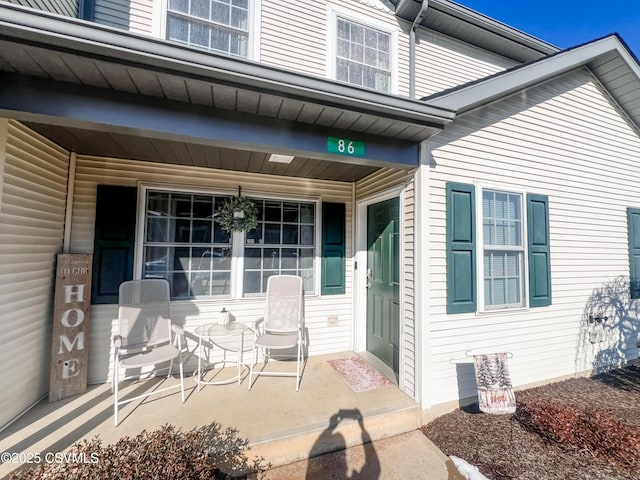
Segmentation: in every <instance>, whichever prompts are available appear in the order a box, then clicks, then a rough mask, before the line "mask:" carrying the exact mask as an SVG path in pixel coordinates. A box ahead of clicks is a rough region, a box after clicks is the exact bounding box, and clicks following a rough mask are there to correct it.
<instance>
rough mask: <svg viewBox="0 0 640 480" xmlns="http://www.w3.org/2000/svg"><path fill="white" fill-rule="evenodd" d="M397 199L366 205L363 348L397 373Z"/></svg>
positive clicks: (398, 250) (398, 295)
mask: <svg viewBox="0 0 640 480" xmlns="http://www.w3.org/2000/svg"><path fill="white" fill-rule="evenodd" d="M399 247H400V245H399V200H398V198H392V199H390V200H385V201H384V202H380V203H376V204H373V205H369V206H368V207H367V350H368V351H369V352H371V353H372V354H374V355H375V356H376V357H378V358H379V359H380V360H382V361H383V362H384V363H385V364H387V365H388V366H389V367H391V368H392V369H393V371H394V372H395V373H396V374H397V373H398V371H399V368H398V363H399V362H398V359H399V350H398V345H399V336H400V323H399V322H400V269H399V260H400V258H399V257H400V248H399Z"/></svg>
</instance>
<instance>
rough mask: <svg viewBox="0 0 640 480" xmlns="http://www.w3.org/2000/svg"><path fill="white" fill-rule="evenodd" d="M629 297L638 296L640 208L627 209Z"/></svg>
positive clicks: (639, 288)
mask: <svg viewBox="0 0 640 480" xmlns="http://www.w3.org/2000/svg"><path fill="white" fill-rule="evenodd" d="M627 225H628V228H629V233H628V237H629V238H628V240H629V276H630V285H631V290H630V292H629V293H630V295H631V298H640V208H628V209H627Z"/></svg>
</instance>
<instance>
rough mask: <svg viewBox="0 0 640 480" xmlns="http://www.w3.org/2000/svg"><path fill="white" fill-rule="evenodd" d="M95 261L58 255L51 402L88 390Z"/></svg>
mask: <svg viewBox="0 0 640 480" xmlns="http://www.w3.org/2000/svg"><path fill="white" fill-rule="evenodd" d="M91 261H92V260H91V254H60V255H58V261H57V264H58V265H57V269H56V290H55V300H54V307H53V339H52V347H51V382H50V384H49V401H50V402H55V401H57V400H61V399H63V398H67V397H70V396H72V395H76V394H78V393H82V392H84V391H86V390H87V364H88V351H87V347H88V341H87V340H88V336H89V307H90V304H91V302H90V300H91V299H90V296H91Z"/></svg>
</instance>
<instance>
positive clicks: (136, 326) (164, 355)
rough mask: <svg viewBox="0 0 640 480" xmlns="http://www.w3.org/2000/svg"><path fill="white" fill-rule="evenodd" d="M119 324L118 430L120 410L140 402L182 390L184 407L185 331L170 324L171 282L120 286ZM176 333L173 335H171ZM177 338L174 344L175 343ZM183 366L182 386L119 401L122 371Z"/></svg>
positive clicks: (116, 359) (115, 389)
mask: <svg viewBox="0 0 640 480" xmlns="http://www.w3.org/2000/svg"><path fill="white" fill-rule="evenodd" d="M118 303H119V306H118V320H119V329H120V330H119V333H118V334H117V335H114V336H113V344H114V357H113V368H114V373H113V380H112V382H113V383H112V387H113V392H114V424H115V426H116V427H117V426H118V407H119V406H120V405H123V404H125V403H129V402H132V401H134V400H137V399H139V398H143V397H147V396H149V395H154V394H156V393H160V392H164V391H166V390H169V389H172V388H177V387H180V390H181V392H182V402H183V403H184V375H183V366H182V336H183V335H184V330H183V329H182V327H179V326H177V325H172V324H171V311H170V295H169V282H167V281H166V280H163V279H146V280H131V281H127V282H124V283H122V284H121V285H120V291H119V301H118ZM172 332H173V335H172ZM172 337H175V344H174V339H172ZM176 358H177V359H178V361H179V363H180V384H178V385H171V386H169V387H165V388H162V389H160V390H153V391H151V392H146V393H144V394H142V395H138V396H136V397H134V398H127V399H124V400H121V399H119V398H118V393H119V392H118V384H119V382H120V378H119V376H120V367H122V368H124V369H128V368H143V367H147V366H155V365H158V364H161V363H165V362H169V374H168V376H167V378H168V377H169V376H170V375H171V369H172V368H173V361H174V360H175V359H176Z"/></svg>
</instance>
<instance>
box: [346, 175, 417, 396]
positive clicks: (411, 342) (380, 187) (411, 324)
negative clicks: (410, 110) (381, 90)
mask: <svg viewBox="0 0 640 480" xmlns="http://www.w3.org/2000/svg"><path fill="white" fill-rule="evenodd" d="M414 175H415V170H410V171H402V170H390V169H384V168H383V169H381V170H380V171H378V172H376V173H374V174H372V175H369V176H368V177H366V178H364V179H362V180H360V181H359V182H357V183H356V201H357V200H362V199H366V198H367V197H370V196H372V195H376V194H380V193H383V192H385V191H388V190H389V189H392V188H394V187H397V186H398V185H402V186H404V191H403V193H402V195H401V197H400V198H401V201H403V204H402V206H401V208H400V210H401V212H402V214H403V218H402V226H403V231H402V232H401V237H402V238H403V244H402V255H403V257H402V258H401V259H400V275H401V277H402V278H401V280H400V282H401V283H400V284H401V286H402V290H401V293H400V295H401V298H400V301H401V311H400V342H401V345H400V385H399V386H400V388H401V389H402V390H403V391H404V392H405V393H407V394H408V395H410V396H411V397H412V398H416V395H417V391H416V378H415V376H416V358H417V354H416V345H417V343H416V342H417V340H416V325H415V323H416V318H415V309H414V307H415V287H414V285H415V277H414V272H415V257H414V253H415V235H416V232H415V219H414V214H415V181H414Z"/></svg>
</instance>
